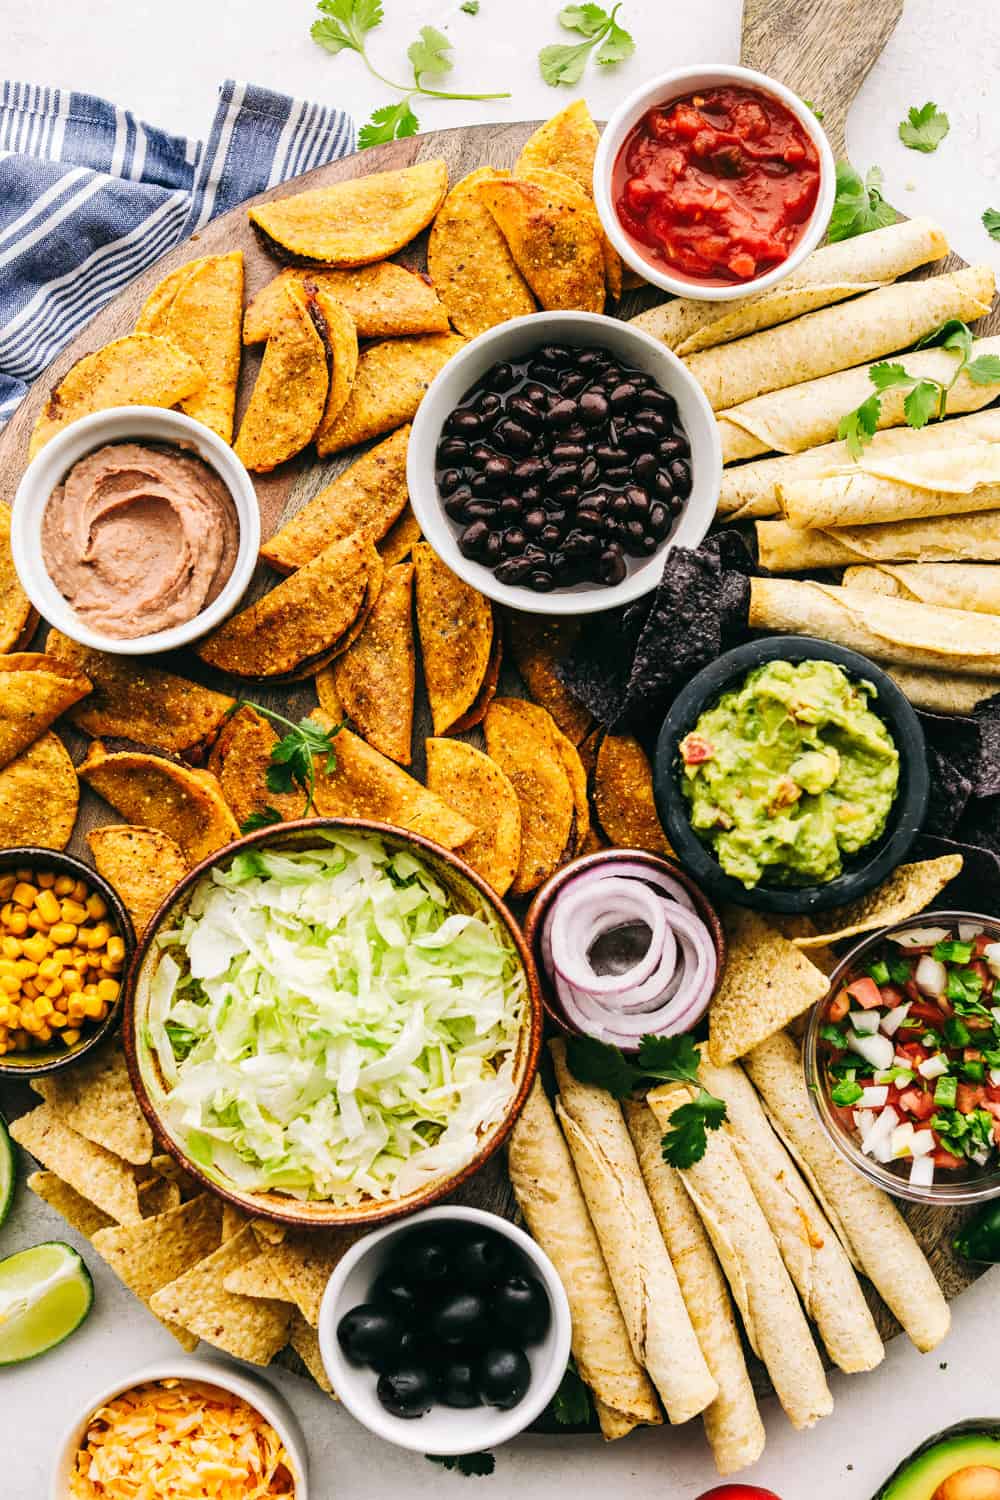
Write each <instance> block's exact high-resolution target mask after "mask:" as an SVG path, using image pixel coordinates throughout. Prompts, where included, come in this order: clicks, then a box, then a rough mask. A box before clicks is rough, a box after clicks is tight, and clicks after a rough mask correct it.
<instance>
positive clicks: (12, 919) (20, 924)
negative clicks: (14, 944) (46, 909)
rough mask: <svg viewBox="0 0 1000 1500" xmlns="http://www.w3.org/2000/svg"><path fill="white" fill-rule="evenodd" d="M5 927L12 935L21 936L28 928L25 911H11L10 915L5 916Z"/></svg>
mask: <svg viewBox="0 0 1000 1500" xmlns="http://www.w3.org/2000/svg"><path fill="white" fill-rule="evenodd" d="M6 927H7V931H8V932H9V933H11V934H12V936H14V937H21V935H22V934H23V933H25V932H27V930H28V915H27V912H23V911H15V912H12V913H11V915H10V916H9V917H8V918H7V921H6Z"/></svg>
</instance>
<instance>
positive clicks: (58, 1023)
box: [49, 1010, 67, 1031]
mask: <svg viewBox="0 0 1000 1500" xmlns="http://www.w3.org/2000/svg"><path fill="white" fill-rule="evenodd" d="M66 1024H67V1023H66V1017H65V1016H64V1015H63V1013H62V1011H59V1010H54V1011H53V1012H52V1014H51V1016H49V1025H50V1026H54V1027H55V1029H56V1030H57V1031H61V1030H62V1028H63V1027H64V1026H65V1025H66Z"/></svg>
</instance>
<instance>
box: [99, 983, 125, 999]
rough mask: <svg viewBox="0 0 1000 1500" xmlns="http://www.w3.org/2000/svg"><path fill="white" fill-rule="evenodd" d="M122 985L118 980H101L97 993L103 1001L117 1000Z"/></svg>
mask: <svg viewBox="0 0 1000 1500" xmlns="http://www.w3.org/2000/svg"><path fill="white" fill-rule="evenodd" d="M120 989H121V985H120V984H119V983H118V981H117V980H116V979H99V980H98V981H97V993H98V995H100V997H101V999H102V1000H117V999H118V991H119V990H120Z"/></svg>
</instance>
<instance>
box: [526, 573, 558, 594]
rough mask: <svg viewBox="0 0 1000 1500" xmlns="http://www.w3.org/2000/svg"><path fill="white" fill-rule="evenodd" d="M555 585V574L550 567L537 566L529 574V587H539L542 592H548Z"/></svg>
mask: <svg viewBox="0 0 1000 1500" xmlns="http://www.w3.org/2000/svg"><path fill="white" fill-rule="evenodd" d="M555 586H556V580H555V576H554V574H552V573H551V572H550V571H549V569H548V568H535V570H534V571H533V572H531V573H529V574H528V587H529V588H533V589H537V590H538V592H539V593H540V594H547V593H548V592H549V590H550V589H554V588H555Z"/></svg>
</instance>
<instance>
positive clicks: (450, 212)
mask: <svg viewBox="0 0 1000 1500" xmlns="http://www.w3.org/2000/svg"><path fill="white" fill-rule="evenodd" d="M502 175H503V174H502V173H500V172H497V171H495V169H494V168H493V167H479V168H477V170H476V171H475V172H470V173H469V175H468V177H463V178H462V181H461V182H460V183H458V184H457V186H455V187H453V188H452V190H451V192H450V193H449V194H448V196H447V198H446V199H445V201H444V203H443V204H442V206H441V209H440V210H439V212H438V215H437V217H436V219H435V220H434V225H433V228H432V229H431V233H430V238H429V240H428V242H427V270H428V272H429V273H430V276H431V279H432V281H433V282H434V285H435V287H436V288H437V290H438V294H439V296H440V297H441V300H442V302H443V303H444V305H445V307H446V308H447V309H448V316H449V317H450V318H451V321H452V323H453V324H454V325H455V327H456V328H457V329H458V331H459V333H464V334H465V336H466V338H470V339H471V338H475V337H476V335H477V334H479V333H483V332H485V330H486V329H487V328H494V327H495V326H496V325H497V324H498V323H505V322H506V321H507V319H508V318H520V317H523V316H524V315H525V314H526V313H532V312H534V311H535V299H534V297H533V296H532V295H531V291H530V289H529V287H528V283H527V282H526V281H525V279H524V277H523V276H522V275H521V273H520V271H519V270H518V269H517V264H516V262H515V260H514V257H513V255H512V254H511V252H510V247H509V245H508V244H507V241H506V240H505V239H504V237H503V235H502V234H501V233H500V230H499V228H498V226H497V223H496V220H495V219H494V218H493V215H492V214H491V213H490V211H489V209H488V208H487V207H486V204H485V203H484V202H483V201H482V199H481V198H480V196H479V184H480V183H481V182H491V181H493V179H494V178H497V177H500V176H502Z"/></svg>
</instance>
